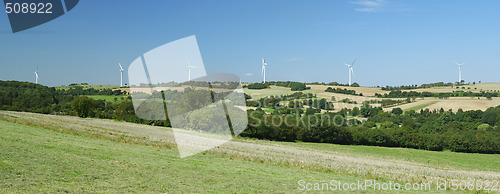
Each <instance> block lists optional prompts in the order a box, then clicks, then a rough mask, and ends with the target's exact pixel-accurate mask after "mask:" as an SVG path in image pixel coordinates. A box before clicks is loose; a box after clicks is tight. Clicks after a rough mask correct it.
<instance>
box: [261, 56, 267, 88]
mask: <svg viewBox="0 0 500 194" xmlns="http://www.w3.org/2000/svg"><path fill="white" fill-rule="evenodd" d="M266 66H267V63H266V60H265V59H264V58H262V72H261V74H263V75H264V83H266Z"/></svg>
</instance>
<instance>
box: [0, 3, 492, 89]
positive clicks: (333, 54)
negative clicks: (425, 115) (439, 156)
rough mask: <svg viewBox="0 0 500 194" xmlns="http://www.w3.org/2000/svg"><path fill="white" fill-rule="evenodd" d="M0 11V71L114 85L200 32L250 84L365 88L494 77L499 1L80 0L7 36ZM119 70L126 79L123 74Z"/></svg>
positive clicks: (214, 66)
mask: <svg viewBox="0 0 500 194" xmlns="http://www.w3.org/2000/svg"><path fill="white" fill-rule="evenodd" d="M0 7H1V8H2V12H0V68H1V69H0V80H19V81H32V82H34V74H33V71H34V70H35V66H36V65H38V66H39V74H40V83H41V84H44V85H49V86H58V85H68V84H70V83H81V82H87V83H89V84H114V85H118V84H119V83H120V72H119V67H118V65H117V63H118V62H121V63H122V64H123V65H124V66H125V68H127V66H128V65H129V64H130V63H131V62H132V61H133V60H134V59H135V58H137V57H138V56H140V55H141V54H142V53H145V52H147V51H149V50H151V49H153V48H155V47H157V46H160V45H163V44H165V43H168V42H171V41H174V40H177V39H180V38H184V37H187V36H190V35H196V37H197V40H198V44H199V47H200V50H201V54H202V56H203V61H204V63H205V66H206V69H207V71H208V72H226V73H233V74H236V75H239V76H240V77H241V79H242V81H246V82H257V81H261V80H262V76H261V74H260V70H261V58H262V57H263V58H265V59H266V60H267V62H268V66H267V75H266V77H267V80H294V81H302V82H313V81H318V82H332V81H337V82H341V83H347V81H348V69H347V67H346V66H345V65H343V63H347V62H351V61H352V60H354V59H355V58H357V62H356V64H355V65H354V73H355V75H354V78H353V81H354V82H358V83H360V84H361V85H364V86H377V85H380V86H385V85H401V84H422V83H429V82H438V81H444V82H454V81H457V80H458V66H457V65H456V64H455V63H454V61H457V62H465V63H466V64H465V65H464V66H463V76H462V77H463V79H464V80H466V81H470V82H472V81H483V82H500V76H499V73H500V25H499V23H500V20H499V19H498V18H500V11H499V10H500V1H497V0H485V1H470V0H442V1H434V0H418V1H417V0H411V1H410V0H408V1H407V0H397V1H396V0H351V1H337V0H328V1H320V0H315V1H306V0H302V1H293V0H272V1H270V0H264V1H255V0H252V1H250V0H247V1H240V0H227V1H219V0H217V1H203V0H200V1H194V0H184V1H181V0H179V1H170V0H150V1H144V0H127V1H124V0H105V1H98V0H82V1H80V3H79V4H78V5H77V6H76V7H75V8H74V9H73V10H71V11H70V12H68V13H67V14H66V15H64V16H62V17H60V18H57V19H55V20H53V21H51V22H49V23H46V24H44V25H41V26H38V27H35V28H33V29H29V30H27V31H23V32H19V33H16V34H13V33H12V32H11V30H10V25H9V22H8V18H7V14H6V13H5V10H4V7H3V6H0ZM125 78H126V76H125Z"/></svg>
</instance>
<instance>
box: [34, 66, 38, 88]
mask: <svg viewBox="0 0 500 194" xmlns="http://www.w3.org/2000/svg"><path fill="white" fill-rule="evenodd" d="M35 84H38V65H37V66H36V69H35Z"/></svg>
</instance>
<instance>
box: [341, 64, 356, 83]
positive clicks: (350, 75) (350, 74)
mask: <svg viewBox="0 0 500 194" xmlns="http://www.w3.org/2000/svg"><path fill="white" fill-rule="evenodd" d="M356 60H357V59H354V61H353V62H352V63H351V64H350V65H349V64H347V63H344V65H346V66H347V68H349V86H351V84H352V76H353V75H354V70H353V69H352V66H353V65H354V63H355V62H356Z"/></svg>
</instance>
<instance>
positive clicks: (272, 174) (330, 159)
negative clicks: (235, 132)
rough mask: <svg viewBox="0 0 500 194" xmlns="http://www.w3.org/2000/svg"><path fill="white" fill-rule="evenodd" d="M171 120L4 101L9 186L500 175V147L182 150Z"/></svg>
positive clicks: (2, 137)
mask: <svg viewBox="0 0 500 194" xmlns="http://www.w3.org/2000/svg"><path fill="white" fill-rule="evenodd" d="M172 139H173V136H172V134H171V129H168V128H164V127H154V126H147V125H138V124H131V123H125V122H117V121H112V120H101V119H81V118H77V117H70V116H55V115H41V114H33V113H19V112H7V111H0V150H1V151H0V170H1V172H2V173H0V180H2V182H1V183H0V184H2V186H0V192H13V191H24V192H141V191H142V192H180V191H184V192H194V191H202V192H221V191H227V192H236V191H238V192H286V193H288V192H297V191H298V190H297V186H298V184H297V181H299V180H306V181H307V182H329V181H330V180H340V181H345V182H354V181H357V180H365V179H370V180H377V181H381V182H388V181H393V182H400V183H419V182H425V181H435V180H450V179H465V180H467V179H471V178H472V179H481V180H484V179H489V180H499V179H500V169H499V168H500V162H499V161H500V155H484V154H464V153H453V152H429V151H423V150H414V149H404V148H383V147H368V146H343V145H334V144H317V143H301V142H297V143H289V142H271V141H261V140H252V139H241V138H237V139H234V140H233V141H230V142H228V143H226V144H223V145H222V146H219V147H217V148H214V149H212V150H210V151H207V152H203V153H201V154H197V155H195V156H192V157H188V158H184V159H180V158H179V157H178V153H177V151H176V149H175V145H172V144H171V143H172V142H173V140H172Z"/></svg>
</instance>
